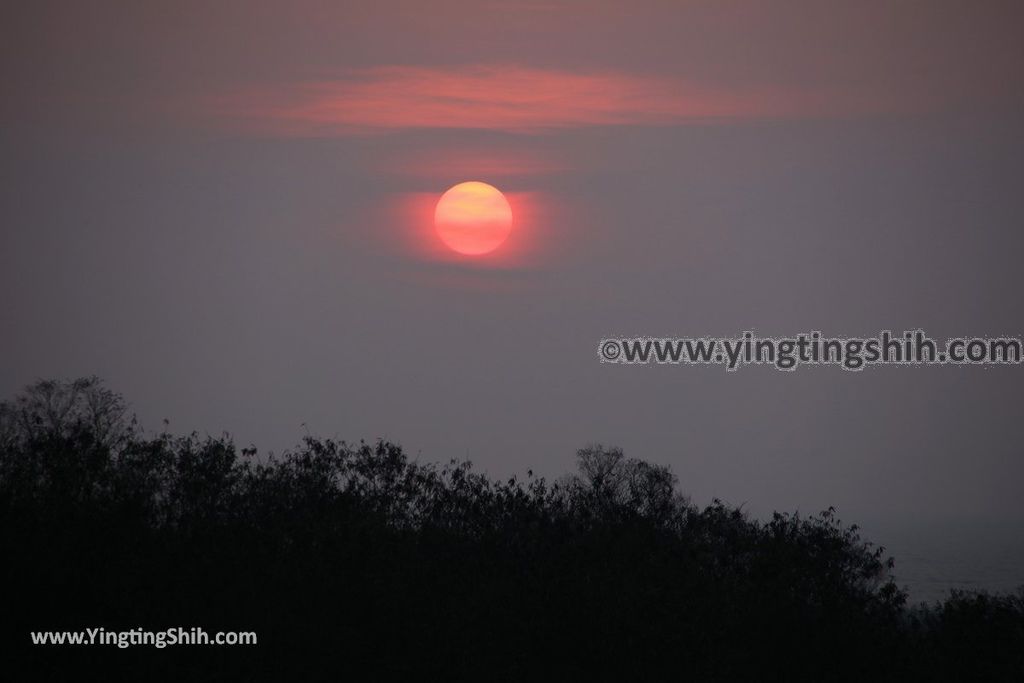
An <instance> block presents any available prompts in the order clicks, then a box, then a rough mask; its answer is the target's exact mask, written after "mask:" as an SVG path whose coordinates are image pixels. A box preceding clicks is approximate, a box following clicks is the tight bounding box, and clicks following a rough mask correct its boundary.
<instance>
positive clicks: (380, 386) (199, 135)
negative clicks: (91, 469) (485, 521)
mask: <svg viewBox="0 0 1024 683" xmlns="http://www.w3.org/2000/svg"><path fill="white" fill-rule="evenodd" d="M1022 25H1024V5H1022V4H1021V3H1017V2H1007V3H995V2H958V3H950V2H898V3H897V2H891V3H876V2H843V3H833V2H820V1H813V2H811V1H809V2H775V3H762V2H708V3H681V2H658V3H598V2H579V3H545V2H523V3H516V2H431V3H424V2H405V3H389V2H368V3H338V2H335V3H327V2H323V3H305V2H281V3H270V2H220V3H198V2H168V3H132V2H124V3H113V2H94V3H70V2H69V3H46V2H41V3H23V4H22V5H19V6H16V7H12V8H8V9H7V10H5V18H4V22H3V28H0V32H2V34H3V35H2V38H3V39H2V40H0V84H2V91H0V97H2V99H0V120H2V128H0V149H2V154H0V218H2V232H0V316H2V317H0V321H2V327H0V335H2V336H0V339H2V341H0V348H2V359H3V360H2V362H0V392H2V394H3V396H11V395H12V394H14V393H15V392H16V391H17V390H18V389H19V388H20V387H22V386H23V385H25V384H27V383H29V382H31V381H33V380H34V379H36V378H49V377H75V376H80V375H91V374H97V375H99V376H101V377H103V378H105V379H106V380H107V382H108V384H109V386H111V387H112V388H114V389H116V390H118V391H121V392H123V393H124V394H125V395H126V396H127V397H128V398H129V400H130V401H131V402H132V403H133V405H134V406H135V408H136V409H137V411H138V413H139V416H140V418H141V419H142V422H143V424H144V426H145V427H147V428H150V429H157V428H159V427H160V424H161V420H162V419H163V418H167V419H168V420H170V423H171V428H172V430H176V431H182V432H184V431H190V430H192V429H197V430H199V431H200V433H203V432H210V433H213V434H217V433H219V432H220V431H221V430H227V431H229V432H230V433H231V434H233V435H234V436H235V438H236V439H237V441H238V442H239V443H240V444H242V445H248V444H250V443H254V444H256V445H257V446H259V447H260V448H261V449H262V450H264V451H266V450H267V449H276V450H280V449H282V448H285V447H288V446H290V445H293V444H294V443H295V442H296V441H297V440H298V439H299V438H300V437H301V436H302V435H303V434H304V433H306V430H308V431H309V432H310V433H314V434H318V435H323V436H338V437H341V438H345V439H349V440H357V439H359V438H366V439H376V438H378V437H385V438H389V439H393V440H396V441H398V442H400V443H402V444H403V445H404V446H406V448H407V449H408V450H409V451H410V452H412V453H413V454H419V457H421V458H422V459H424V460H447V459H449V458H452V457H455V458H466V457H468V458H470V459H472V460H473V461H474V462H475V463H476V464H477V465H478V467H480V468H482V469H485V470H487V471H489V472H491V473H493V474H496V475H501V476H505V475H509V474H512V473H523V472H525V470H526V469H527V468H532V469H533V470H534V471H536V472H539V473H543V474H547V475H558V474H561V473H562V472H564V471H566V470H568V469H569V468H571V467H572V461H573V458H574V451H575V449H576V448H578V447H580V446H582V445H585V444H587V443H588V442H604V443H607V444H617V445H620V446H622V447H623V448H624V449H626V451H627V453H628V454H629V455H633V456H637V457H642V458H645V459H648V460H652V461H655V462H659V463H663V464H667V465H671V467H672V468H673V470H674V471H675V472H676V473H677V475H678V476H679V478H680V480H681V485H682V488H683V489H684V490H685V491H687V492H690V493H691V494H693V496H694V498H695V499H696V500H698V501H701V502H705V501H708V500H710V498H711V497H712V496H718V497H721V498H723V499H725V500H727V501H730V502H732V503H737V504H738V503H744V502H745V503H746V504H747V506H748V508H749V509H751V510H754V511H756V512H759V513H760V512H764V511H767V510H771V509H773V508H780V509H786V510H792V509H796V508H800V509H802V510H807V511H813V510H817V509H821V508H822V507H825V506H827V505H830V504H832V505H836V506H838V507H839V510H840V513H841V514H842V516H843V517H844V518H849V519H858V518H871V517H889V518H892V519H902V520H906V521H907V522H908V523H909V522H911V521H917V522H921V521H923V522H925V523H929V522H931V521H934V522H935V523H936V524H939V523H946V522H948V521H949V520H951V519H953V518H961V520H963V519H967V520H977V521H978V522H979V523H983V522H985V521H986V520H991V519H995V518H997V517H1003V518H1007V517H1008V518H1009V519H1010V520H1012V522H1013V523H1014V524H1018V525H1024V499H1022V498H1021V496H1020V482H1021V481H1022V479H1024V453H1022V448H1021V443H1022V441H1024V440H1022V437H1024V419H1022V418H1024V408H1022V406H1024V382H1022V379H1024V368H1021V367H1019V366H1018V367H998V368H991V369H981V368H955V367H941V368H939V367H930V368H925V367H881V368H870V369H868V370H866V371H864V372H860V373H849V372H843V371H842V370H840V369H838V368H834V367H805V368H801V369H799V370H798V371H797V372H794V373H782V372H778V371H776V370H773V369H771V368H768V367H760V368H749V367H748V368H743V369H741V370H740V371H739V372H736V373H728V374H727V373H726V372H725V371H724V370H723V369H721V368H716V367H672V366H669V367H625V366H609V365H601V364H599V363H598V361H597V357H596V345H597V341H598V340H599V339H600V338H602V337H605V336H610V335H615V334H620V335H627V336H641V335H678V336H738V335H739V334H741V333H742V332H743V331H744V330H754V331H756V332H757V333H759V334H762V335H765V336H784V335H792V334H796V333H799V332H807V331H810V330H821V331H823V332H824V333H825V334H827V335H834V336H844V335H848V336H870V335H874V334H876V333H877V332H878V331H879V330H882V329H892V330H896V331H898V332H901V331H903V330H907V329H917V328H923V329H924V330H926V331H927V332H928V333H929V334H930V335H931V336H933V337H935V338H939V339H945V338H947V337H951V336H961V335H969V336H981V335H1001V334H1005V335H1016V336H1019V335H1022V334H1024V315H1022V314H1024V302H1022V298H1021V284H1020V283H1021V272H1022V270H1021V257H1022V255H1024V234H1022V218H1024V191H1022V185H1021V181H1022V179H1024V135H1022V133H1024V123H1022V122H1024V47H1022V45H1024V43H1022V42H1021V41H1020V36H1019V31H1020V27H1021V26H1022ZM463 180H483V181H487V182H490V183H492V184H495V185H497V186H498V187H500V188H501V189H503V190H505V191H507V193H508V194H509V196H510V198H512V200H513V204H514V207H516V208H517V210H518V212H517V214H516V220H517V228H516V230H517V231H518V232H514V234H513V237H512V238H510V242H509V244H508V249H507V251H505V252H502V253H501V254H497V255H495V256H494V257H493V258H489V259H484V260H482V261H478V262H469V261H466V260H465V259H461V260H460V259H457V258H454V257H453V256H451V255H447V254H445V253H444V252H443V251H442V250H441V249H440V248H439V247H438V245H437V242H436V238H435V237H434V236H433V235H432V234H431V232H430V228H429V214H430V211H431V208H432V202H433V201H436V198H437V197H438V196H439V195H440V194H441V192H443V191H444V190H445V189H446V188H448V187H449V186H450V185H452V184H453V183H455V182H459V181H463ZM303 425H306V426H305V427H304V426H303Z"/></svg>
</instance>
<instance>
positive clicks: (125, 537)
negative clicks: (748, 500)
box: [0, 379, 1024, 681]
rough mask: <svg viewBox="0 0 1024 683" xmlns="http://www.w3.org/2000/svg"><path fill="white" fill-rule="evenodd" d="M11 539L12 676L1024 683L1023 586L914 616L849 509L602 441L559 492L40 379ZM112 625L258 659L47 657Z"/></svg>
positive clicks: (5, 583)
mask: <svg viewBox="0 0 1024 683" xmlns="http://www.w3.org/2000/svg"><path fill="white" fill-rule="evenodd" d="M0 543H2V547H3V549H4V553H3V558H4V559H3V561H2V563H0V571H2V574H0V586H2V589H0V590H2V591H3V605H4V616H3V619H2V622H3V626H4V632H3V633H2V634H0V636H2V637H3V642H4V643H5V645H9V646H10V650H12V651H13V652H14V656H13V657H12V658H10V660H9V661H8V664H7V668H8V670H9V671H12V672H14V671H16V672H17V676H16V677H14V678H12V680H47V679H52V680H67V679H70V678H88V677H93V676H94V675H95V672H94V671H93V670H94V669H96V670H99V671H101V672H105V673H104V677H105V678H126V679H129V680H136V679H144V680H180V679H182V678H186V677H187V678H188V679H197V680H204V679H210V680H234V679H242V678H244V679H246V680H275V681H276V680H282V679H297V680H301V679H307V678H309V679H323V678H333V679H356V680H366V679H368V680H378V679H401V678H413V677H416V678H425V679H428V680H434V679H446V680H447V679H452V680H458V679H471V680H509V681H519V680H525V679H536V678H553V677H556V676H557V677H561V678H566V679H570V680H576V679H594V680H648V679H654V680H661V679H667V678H676V679H681V680H687V679H689V680H699V681H733V680H737V681H738V680H758V681H765V680H769V681H770V680H778V681H802V680H808V681H810V680H813V681H822V680H828V681H866V680H873V681H889V680H891V681H908V680H911V681H913V680H921V681H941V680H957V681H963V680H992V681H1001V680H1006V681H1011V680H1014V681H1019V680H1024V601H1022V597H1024V594H1022V596H990V595H985V594H977V593H972V594H966V593H954V594H952V595H951V596H950V598H949V599H948V600H946V601H945V602H944V603H942V604H941V605H936V606H933V607H915V608H908V607H907V606H906V604H905V602H906V596H905V595H904V594H903V592H902V591H900V590H899V589H898V588H897V587H896V586H895V584H894V583H893V581H892V580H891V576H890V570H891V566H892V565H891V561H890V560H888V559H887V558H886V557H885V555H884V553H883V551H882V549H881V548H877V547H875V546H873V545H871V544H870V543H868V542H866V541H864V540H863V539H862V538H861V537H860V535H859V533H858V531H857V528H856V527H851V526H845V525H843V524H842V523H841V522H840V521H839V520H838V519H837V518H836V516H835V513H834V511H833V510H828V511H826V512H824V513H822V514H820V515H818V516H813V517H802V516H799V515H792V514H776V515H774V516H773V517H772V518H771V519H770V520H767V521H765V522H761V521H758V520H755V519H751V518H750V517H748V516H747V515H746V514H744V513H743V512H742V511H741V510H738V509H736V508H733V507H730V506H728V505H726V504H724V503H721V502H717V501H716V502H715V503H713V504H712V505H710V506H708V507H705V508H698V507H697V506H694V505H693V504H691V503H690V502H689V501H688V500H687V499H686V498H685V497H683V496H682V495H680V494H679V493H678V491H677V488H676V480H675V477H674V476H673V475H672V473H671V472H670V471H669V470H668V469H666V468H663V467H659V466H656V465H652V464H650V463H646V462H643V461H640V460H634V459H629V458H626V457H625V455H624V454H623V453H622V451H621V450H618V449H614V448H611V449H607V448H604V447H601V446H592V447H588V448H585V449H582V450H580V451H579V453H578V472H577V473H576V474H574V475H569V476H566V477H563V478H561V479H559V480H557V481H555V482H554V483H549V482H548V481H546V480H545V479H542V478H537V477H534V476H533V475H532V473H530V475H529V476H528V477H527V479H526V480H525V481H519V480H517V479H510V480H507V481H494V480H492V479H491V478H489V477H487V476H485V475H482V474H479V473H476V472H474V471H473V470H472V467H471V465H470V464H469V463H464V462H455V461H452V462H450V463H448V464H447V465H443V466H441V465H433V464H420V463H416V462H411V461H410V460H409V459H408V458H407V457H406V456H405V454H404V453H403V451H402V449H401V448H400V447H398V446H396V445H394V444H391V443H387V442H378V443H374V444H368V443H362V442H360V443H358V444H348V443H344V442H339V441H334V440H330V439H318V438H313V437H307V438H305V439H304V440H303V441H302V442H301V443H300V444H299V446H298V447H296V448H295V449H294V450H292V451H290V452H287V453H285V454H283V455H281V456H280V457H266V458H264V457H260V456H259V454H257V452H256V451H255V449H251V448H250V449H241V450H240V451H239V450H238V449H236V447H235V445H234V444H233V443H232V441H231V439H230V438H228V437H221V438H199V437H198V436H196V435H195V434H193V435H190V436H185V437H178V436H174V435H172V434H169V433H166V432H164V433H160V434H156V435H151V436H147V435H146V434H144V433H143V432H142V431H141V430H140V429H139V428H138V427H137V425H136V423H135V422H134V420H133V419H131V418H130V417H129V416H128V413H127V410H126V407H125V404H124V401H123V400H122V399H121V398H120V397H119V396H117V395H116V394H114V393H112V392H110V391H108V390H106V389H105V388H103V386H102V384H101V383H100V382H98V381H97V380H95V379H88V380H79V381H77V382H41V383H38V384H36V385H34V386H32V387H30V388H28V389H27V390H26V392H25V393H24V394H22V395H21V396H19V397H17V398H15V399H14V400H12V401H9V402H6V403H3V404H0ZM97 626H101V627H104V628H106V629H107V630H125V629H129V628H145V629H152V630H163V629H166V628H169V627H176V626H184V627H190V626H201V627H202V628H204V629H205V630H207V631H209V632H213V631H219V630H223V631H229V630H230V631H242V630H244V631H255V632H256V633H257V634H258V636H259V645H258V646H255V647H244V648H243V647H239V648H218V647H208V648H181V647H179V648H175V649H170V648H169V649H167V650H154V649H152V648H133V649H131V650H120V649H117V648H113V647H111V646H102V647H101V646H93V647H84V646H79V647H71V646H65V647H53V646H50V647H43V646H31V645H30V641H29V633H30V631H40V630H64V629H75V630H81V629H85V628H89V627H97ZM90 672H92V673H90Z"/></svg>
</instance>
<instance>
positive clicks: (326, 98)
mask: <svg viewBox="0 0 1024 683" xmlns="http://www.w3.org/2000/svg"><path fill="white" fill-rule="evenodd" d="M833 99H834V98H833ZM821 104H822V99H821V98H820V97H810V96H807V95H805V94H804V95H801V94H799V93H792V92H788V93H787V92H782V91H778V90H770V89H758V88H745V89H739V88H732V89H723V88H715V87H711V86H702V85H696V84H692V83H686V82H683V81H680V80H678V79H673V78H667V77H659V76H638V75H630V74H627V73H622V72H600V73H594V72H591V73H574V72H568V71H558V70H549V69H537V68H527V67H519V66H471V67H455V68H435V67H413V66H384V67H375V68H369V69H363V70H358V71H351V72H348V73H347V74H346V75H345V77H343V78H338V79H335V80H321V81H313V82H306V83H301V84H295V85H287V86H281V87H276V88H274V87H265V88H256V89H252V90H249V91H246V92H240V93H235V94H233V95H231V96H229V97H227V98H224V99H223V100H221V101H219V102H217V103H216V110H217V112H218V113H220V114H224V115H227V116H229V117H231V118H235V119H241V120H243V121H245V122H246V123H247V124H248V125H249V126H252V127H255V128H257V129H262V130H266V131H268V132H274V133H281V134H293V135H349V134H360V133H370V132H375V131H388V130H408V129H427V128H453V129H454V128H458V129H485V130H503V131H514V132H541V131H545V130H554V129H564V128H573V127H581V126H614V125H669V124H679V123H687V122H704V121H715V120H721V119H743V118H765V117H769V118H770V117H784V116H792V115H798V114H806V113H813V112H815V111H817V110H820V109H821Z"/></svg>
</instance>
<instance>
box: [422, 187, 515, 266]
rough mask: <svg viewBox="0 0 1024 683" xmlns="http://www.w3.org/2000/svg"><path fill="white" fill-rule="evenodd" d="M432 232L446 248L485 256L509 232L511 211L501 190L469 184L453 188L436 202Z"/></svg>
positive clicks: (500, 243) (495, 247)
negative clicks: (434, 232) (433, 230)
mask: <svg viewBox="0 0 1024 683" xmlns="http://www.w3.org/2000/svg"><path fill="white" fill-rule="evenodd" d="M434 228H435V229H436V230H437V234H438V236H439V237H440V238H441V241H442V242H444V243H445V244H446V245H447V246H448V248H450V249H452V250H453V251H457V252H458V253H460V254H465V255H467V256H480V255H482V254H487V253H490V252H492V251H494V250H495V249H497V248H498V247H500V246H501V245H502V243H503V242H504V241H505V240H506V239H508V236H509V233H511V232H512V207H511V206H510V205H509V203H508V200H507V199H505V195H503V194H502V193H501V190H499V189H498V188H496V187H494V186H493V185H488V184H487V183H481V182H479V181H475V180H474V181H469V182H465V183H459V184H458V185H455V186H453V187H451V188H449V190H448V191H447V192H445V193H444V194H443V195H441V198H440V199H439V200H437V207H436V208H435V209H434Z"/></svg>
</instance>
